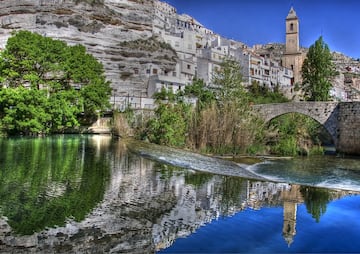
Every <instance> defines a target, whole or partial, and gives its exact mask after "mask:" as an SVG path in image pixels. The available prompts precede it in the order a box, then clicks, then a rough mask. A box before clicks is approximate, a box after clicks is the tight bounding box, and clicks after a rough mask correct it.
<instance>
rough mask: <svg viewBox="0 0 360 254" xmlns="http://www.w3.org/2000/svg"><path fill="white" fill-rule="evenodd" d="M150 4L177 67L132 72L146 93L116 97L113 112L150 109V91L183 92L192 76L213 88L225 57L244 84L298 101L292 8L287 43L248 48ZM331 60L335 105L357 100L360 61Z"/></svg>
mask: <svg viewBox="0 0 360 254" xmlns="http://www.w3.org/2000/svg"><path fill="white" fill-rule="evenodd" d="M154 4H155V15H154V19H153V30H152V33H153V35H154V36H156V37H157V39H159V40H162V41H164V42H166V43H168V44H169V45H171V47H172V48H173V49H174V50H175V51H176V54H177V57H178V59H177V62H176V66H175V68H174V69H173V70H172V71H169V70H168V69H161V67H160V66H158V65H156V64H154V63H149V64H148V65H147V67H146V69H144V70H136V73H137V74H139V75H145V76H147V77H148V84H147V93H146V95H141V96H136V95H134V94H132V95H130V94H129V93H128V94H127V95H126V96H123V95H115V94H114V97H113V102H112V103H113V104H114V107H115V108H117V109H120V110H122V109H124V108H125V107H127V106H130V107H132V108H153V107H154V106H155V104H154V100H153V99H152V96H153V95H154V93H156V92H159V91H160V90H161V89H162V88H163V87H164V88H166V89H169V90H172V91H173V92H174V93H176V92H177V91H178V90H184V88H185V86H187V85H189V84H191V83H192V81H193V79H194V78H198V79H202V80H204V82H205V84H206V85H207V86H210V87H211V86H212V85H214V84H213V83H212V77H213V74H214V73H215V72H216V71H218V70H220V65H221V63H222V61H223V60H224V59H226V58H232V59H235V60H236V61H238V62H239V63H240V66H241V67H242V70H241V71H242V74H243V79H244V85H245V86H247V85H250V84H252V83H253V82H257V84H258V85H261V86H264V87H267V88H269V89H270V90H273V89H274V88H278V89H279V90H280V91H281V92H282V93H283V94H284V95H285V96H286V97H288V98H289V99H293V100H299V99H301V97H299V96H296V95H297V92H296V89H295V87H296V85H297V84H300V83H301V66H302V62H303V60H304V59H305V57H306V52H307V49H305V48H301V47H300V43H299V41H300V40H299V19H298V17H297V14H296V12H295V10H294V9H293V8H291V9H290V11H289V13H288V15H287V16H285V18H286V19H285V23H286V24H285V25H286V30H285V31H284V37H285V38H286V43H285V45H283V44H275V43H274V44H267V45H255V46H253V47H249V46H247V45H246V44H244V43H242V42H239V41H235V40H232V39H227V38H224V37H222V36H221V35H219V34H216V33H215V32H213V31H211V30H209V29H207V28H206V27H204V26H203V25H202V24H200V23H199V22H198V21H197V20H196V19H194V18H193V17H191V16H189V15H186V14H178V13H177V10H176V8H174V7H173V6H171V5H169V4H168V3H166V2H161V1H155V2H154ZM279 29H283V28H282V27H279ZM333 56H334V63H335V64H336V68H337V71H338V72H339V75H338V76H337V77H336V79H335V80H334V81H333V88H332V90H331V95H332V97H333V98H334V100H337V101H354V100H360V62H359V61H357V60H354V59H351V58H349V57H346V56H344V55H342V54H341V53H337V52H334V53H333Z"/></svg>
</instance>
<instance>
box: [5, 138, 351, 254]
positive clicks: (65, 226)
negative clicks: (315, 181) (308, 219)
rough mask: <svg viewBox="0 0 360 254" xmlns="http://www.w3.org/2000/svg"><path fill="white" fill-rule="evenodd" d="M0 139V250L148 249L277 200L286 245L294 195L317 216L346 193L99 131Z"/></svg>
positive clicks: (273, 204) (273, 205)
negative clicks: (178, 160)
mask: <svg viewBox="0 0 360 254" xmlns="http://www.w3.org/2000/svg"><path fill="white" fill-rule="evenodd" d="M0 149H1V153H0V180H1V183H2V184H1V188H0V197H1V200H0V205H1V214H2V215H3V217H2V219H1V220H0V251H1V252H2V253H7V252H41V251H46V252H60V253H65V252H66V253H68V252H72V253H74V252H78V253H83V252H86V253H107V252H130V253H152V252H156V251H159V250H162V249H165V248H167V247H169V246H171V245H172V244H173V243H174V241H175V240H176V239H179V238H182V237H186V236H189V235H191V234H192V233H193V232H195V231H197V230H198V229H199V228H201V227H202V226H204V225H207V224H210V223H211V222H213V221H214V220H217V219H219V218H222V217H226V216H234V215H235V214H239V213H242V212H243V211H247V210H249V209H250V210H255V211H261V210H262V209H264V208H266V207H267V208H276V209H278V208H281V207H282V209H283V218H282V221H280V223H281V224H282V225H283V227H282V232H281V228H280V229H276V230H277V232H275V233H278V234H280V235H282V237H283V239H282V241H283V243H286V244H289V246H290V245H291V244H292V242H293V241H294V237H295V235H296V234H297V231H296V227H297V225H296V224H297V213H298V206H299V204H305V205H306V207H307V211H308V212H309V213H311V215H312V217H313V218H314V221H318V222H319V221H320V222H321V216H322V215H323V214H324V213H325V212H326V207H327V204H328V202H331V201H332V200H335V199H339V198H341V197H342V196H344V195H349V194H350V192H347V191H338V190H330V189H319V188H313V187H303V186H300V185H290V184H285V183H273V182H260V181H253V180H248V179H244V178H239V177H230V176H221V175H213V174H209V173H199V172H195V171H192V170H187V169H183V168H178V167H175V166H169V165H166V164H162V163H159V162H154V161H152V160H149V159H146V158H143V157H140V156H138V155H136V154H134V153H132V152H129V151H128V149H127V146H126V144H125V143H123V142H121V141H115V140H112V139H110V138H105V137H100V136H89V137H87V136H86V137H80V136H76V137H68V136H67V137H57V138H45V139H10V140H0ZM278 222H279V221H276V223H278ZM254 223H255V222H254ZM274 223H275V219H274ZM258 225H259V224H256V223H255V224H254V225H253V226H254V227H257V226H258ZM270 227H273V226H270ZM276 230H275V231H276Z"/></svg>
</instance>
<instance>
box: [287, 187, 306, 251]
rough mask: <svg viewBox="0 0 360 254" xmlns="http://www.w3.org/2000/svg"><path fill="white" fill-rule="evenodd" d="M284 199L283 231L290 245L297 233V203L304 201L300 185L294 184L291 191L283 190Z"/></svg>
mask: <svg viewBox="0 0 360 254" xmlns="http://www.w3.org/2000/svg"><path fill="white" fill-rule="evenodd" d="M282 200H283V202H284V224H283V231H282V233H283V237H284V239H285V241H286V242H287V244H288V246H290V245H291V244H292V242H293V241H294V236H295V235H296V212H297V204H298V203H302V202H303V198H302V195H301V193H300V186H299V185H292V186H291V189H290V190H289V191H283V192H282Z"/></svg>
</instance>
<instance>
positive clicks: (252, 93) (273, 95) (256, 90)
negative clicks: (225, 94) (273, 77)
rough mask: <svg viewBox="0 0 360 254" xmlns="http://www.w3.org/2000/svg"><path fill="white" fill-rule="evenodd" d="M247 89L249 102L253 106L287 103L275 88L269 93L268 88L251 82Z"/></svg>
mask: <svg viewBox="0 0 360 254" xmlns="http://www.w3.org/2000/svg"><path fill="white" fill-rule="evenodd" d="M247 89H248V92H249V97H250V101H251V102H253V103H254V104H266V103H281V102H288V101H289V100H288V99H287V98H286V97H285V96H284V95H283V94H282V93H281V92H280V91H279V89H278V87H275V89H274V91H271V90H270V89H269V88H268V87H266V86H260V85H259V83H258V82H256V81H253V82H252V83H251V85H250V86H248V87H247Z"/></svg>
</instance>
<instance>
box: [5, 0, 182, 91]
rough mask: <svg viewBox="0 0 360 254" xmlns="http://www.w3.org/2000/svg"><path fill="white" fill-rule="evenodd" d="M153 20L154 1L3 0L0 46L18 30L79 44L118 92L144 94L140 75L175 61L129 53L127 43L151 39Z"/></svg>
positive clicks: (166, 54)
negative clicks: (150, 66) (148, 67)
mask: <svg viewBox="0 0 360 254" xmlns="http://www.w3.org/2000/svg"><path fill="white" fill-rule="evenodd" d="M153 16H154V3H153V0H1V8H0V47H1V48H4V47H5V45H6V42H7V39H8V38H9V37H10V36H11V32H12V31H14V30H20V29H22V30H29V31H32V32H37V33H39V34H41V35H44V36H49V37H52V38H54V39H59V40H63V41H65V42H67V43H68V44H69V45H74V44H82V45H84V46H85V47H86V48H87V50H88V52H89V53H90V54H92V55H94V57H96V58H97V59H98V60H99V61H101V62H102V63H103V65H104V68H105V74H106V77H107V78H108V80H109V81H111V83H112V87H113V88H114V89H115V91H117V93H129V92H130V93H131V91H134V90H136V91H139V92H140V93H144V92H146V81H147V77H146V76H144V75H140V74H141V72H142V71H144V70H145V69H146V68H147V66H148V65H149V64H152V63H154V62H155V63H156V64H157V65H158V66H159V67H160V68H165V69H172V68H173V66H174V65H175V62H174V61H173V59H172V58H173V57H176V55H174V52H173V51H171V50H166V49H164V50H156V51H147V50H146V49H145V50H143V49H137V50H134V48H131V43H130V42H131V41H136V40H139V39H148V38H150V37H152V23H153ZM123 42H129V43H127V44H126V43H123ZM130 48H131V49H130ZM124 52H131V54H126V53H124ZM139 56H140V57H139Z"/></svg>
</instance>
